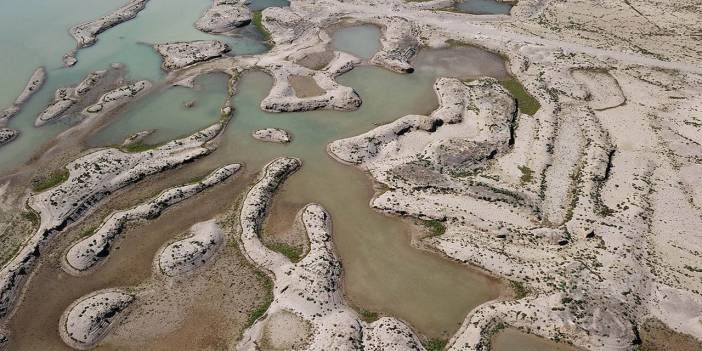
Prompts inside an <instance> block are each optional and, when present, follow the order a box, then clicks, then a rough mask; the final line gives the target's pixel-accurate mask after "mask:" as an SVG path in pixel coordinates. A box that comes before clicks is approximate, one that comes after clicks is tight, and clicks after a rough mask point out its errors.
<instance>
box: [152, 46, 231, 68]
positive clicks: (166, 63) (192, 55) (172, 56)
mask: <svg viewBox="0 0 702 351" xmlns="http://www.w3.org/2000/svg"><path fill="white" fill-rule="evenodd" d="M154 49H156V51H157V52H158V53H159V55H161V57H163V69H164V70H167V71H172V70H177V69H181V68H183V67H186V66H189V65H192V64H194V63H198V62H202V61H207V60H210V59H212V58H215V57H220V56H222V55H223V54H224V53H226V52H229V45H227V44H225V43H222V42H221V41H218V40H196V41H189V42H176V43H166V44H155V45H154Z"/></svg>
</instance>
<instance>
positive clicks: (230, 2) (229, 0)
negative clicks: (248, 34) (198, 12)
mask: <svg viewBox="0 0 702 351" xmlns="http://www.w3.org/2000/svg"><path fill="white" fill-rule="evenodd" d="M249 23H251V11H250V10H249V8H248V6H246V4H245V1H244V0H214V1H213V3H212V7H210V8H209V9H207V11H205V13H204V14H202V17H200V19H198V20H197V22H195V28H197V29H199V30H201V31H203V32H206V33H215V34H226V33H231V32H232V31H233V30H234V29H236V28H239V27H243V26H245V25H247V24H249Z"/></svg>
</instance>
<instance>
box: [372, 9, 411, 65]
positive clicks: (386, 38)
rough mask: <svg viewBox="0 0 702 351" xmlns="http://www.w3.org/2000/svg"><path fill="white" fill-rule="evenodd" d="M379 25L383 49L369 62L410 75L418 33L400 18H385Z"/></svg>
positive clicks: (405, 20) (408, 22) (409, 23)
mask: <svg viewBox="0 0 702 351" xmlns="http://www.w3.org/2000/svg"><path fill="white" fill-rule="evenodd" d="M381 25H382V26H383V27H382V32H383V35H382V37H381V39H380V43H381V44H382V46H383V48H382V50H380V51H378V52H377V53H376V54H375V55H374V56H373V57H372V58H371V62H372V63H374V64H376V65H379V66H383V67H385V68H388V69H390V70H392V71H395V72H400V73H412V72H413V71H414V68H412V65H411V64H410V59H411V58H412V57H413V56H414V55H415V54H416V53H417V51H418V50H419V40H418V39H417V38H418V33H419V31H418V30H417V29H416V28H415V25H414V24H413V23H412V22H410V21H408V20H407V19H404V18H402V17H390V18H387V19H385V20H383V21H381Z"/></svg>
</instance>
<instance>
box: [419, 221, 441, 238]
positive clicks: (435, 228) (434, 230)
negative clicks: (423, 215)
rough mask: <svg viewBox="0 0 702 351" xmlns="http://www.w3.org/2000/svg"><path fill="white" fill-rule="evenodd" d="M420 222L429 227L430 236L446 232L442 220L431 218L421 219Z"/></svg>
mask: <svg viewBox="0 0 702 351" xmlns="http://www.w3.org/2000/svg"><path fill="white" fill-rule="evenodd" d="M421 223H422V225H423V226H425V227H427V229H429V231H430V232H431V235H432V236H439V235H443V234H444V233H446V225H444V223H443V222H442V221H439V220H436V219H432V220H430V221H427V220H422V221H421Z"/></svg>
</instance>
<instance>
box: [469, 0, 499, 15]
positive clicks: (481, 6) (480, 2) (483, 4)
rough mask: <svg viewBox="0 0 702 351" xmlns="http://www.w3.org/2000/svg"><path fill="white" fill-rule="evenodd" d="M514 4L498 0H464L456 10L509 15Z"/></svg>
mask: <svg viewBox="0 0 702 351" xmlns="http://www.w3.org/2000/svg"><path fill="white" fill-rule="evenodd" d="M511 9H512V5H511V4H508V3H504V2H502V1H498V0H462V1H459V2H457V3H456V10H458V11H461V12H466V13H471V14H474V15H509V12H510V10H511Z"/></svg>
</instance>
